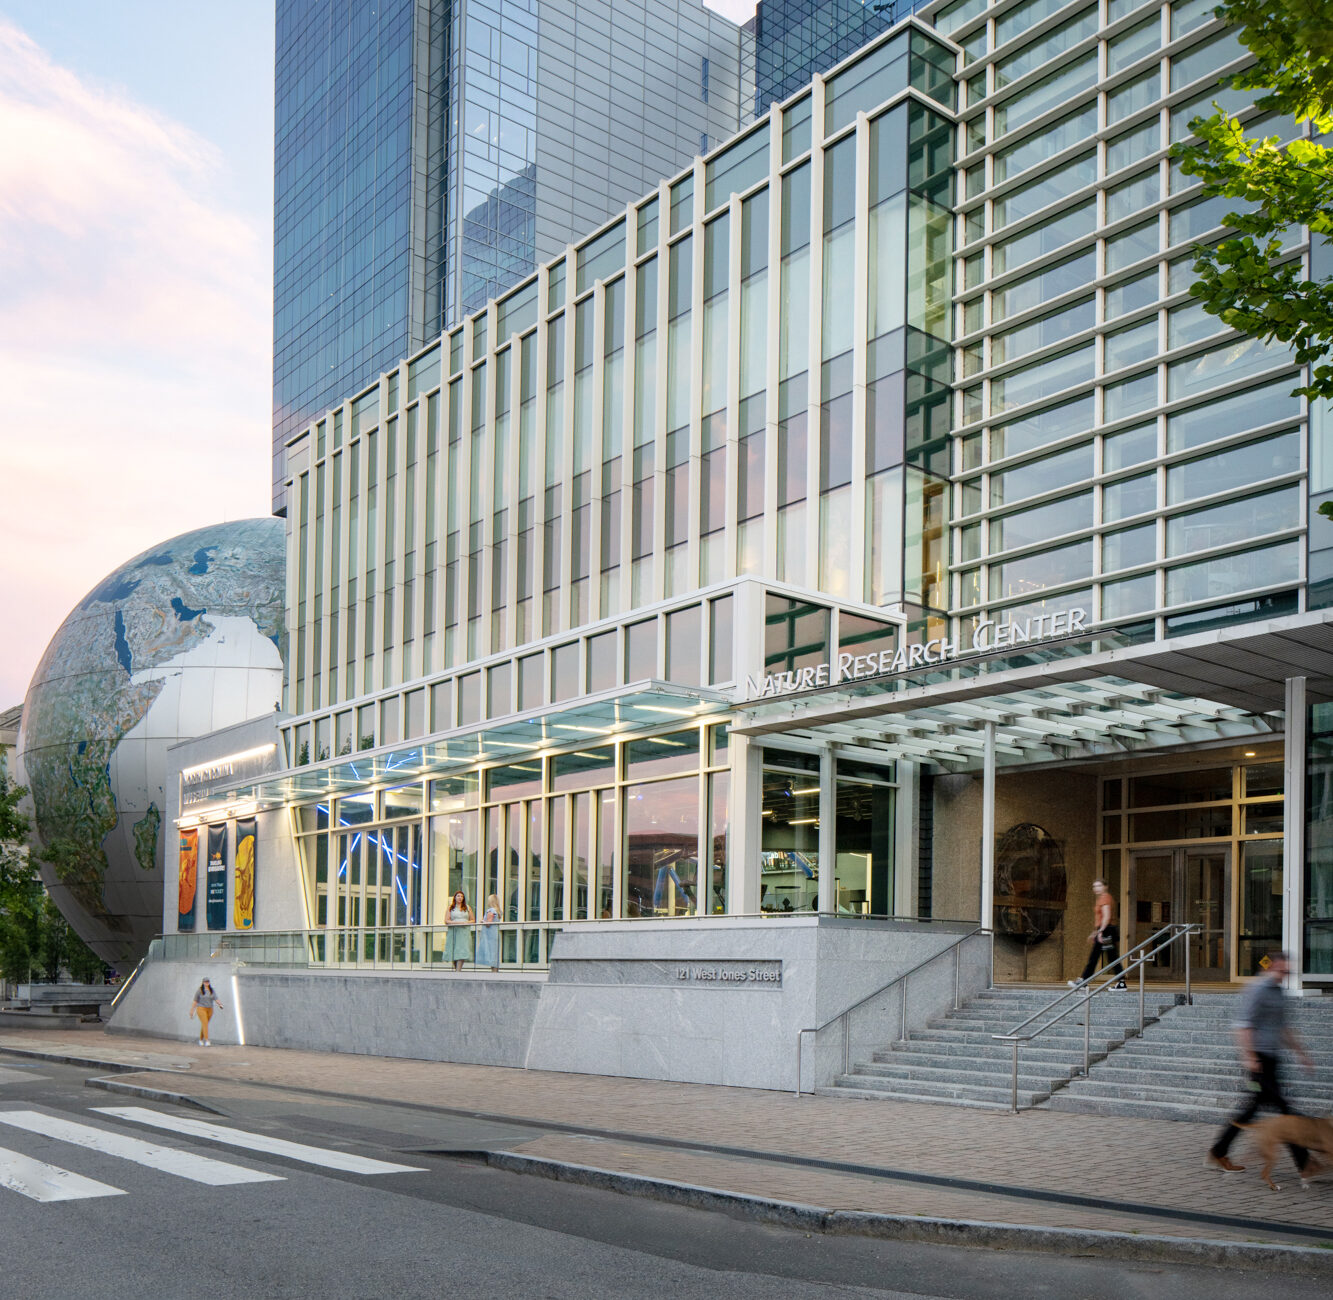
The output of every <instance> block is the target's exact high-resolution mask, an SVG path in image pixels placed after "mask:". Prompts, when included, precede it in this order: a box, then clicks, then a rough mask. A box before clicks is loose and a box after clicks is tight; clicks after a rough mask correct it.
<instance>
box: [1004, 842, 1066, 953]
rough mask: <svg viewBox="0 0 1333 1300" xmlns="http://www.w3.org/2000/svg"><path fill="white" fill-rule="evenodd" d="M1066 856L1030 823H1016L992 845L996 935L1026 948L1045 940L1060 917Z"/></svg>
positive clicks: (1064, 887)
mask: <svg viewBox="0 0 1333 1300" xmlns="http://www.w3.org/2000/svg"><path fill="white" fill-rule="evenodd" d="M1065 890H1066V878H1065V850H1064V842H1063V841H1062V840H1057V839H1056V838H1055V837H1054V836H1053V835H1051V834H1050V833H1049V832H1048V831H1047V830H1046V829H1045V828H1044V827H1041V826H1038V825H1036V823H1035V822H1020V823H1019V824H1018V825H1017V826H1011V827H1010V828H1009V829H1008V830H1007V831H1005V832H1004V834H1003V835H1001V836H1000V837H999V838H998V840H997V841H996V845H995V933H996V934H1003V935H1006V936H1008V937H1009V938H1011V939H1015V940H1017V941H1018V942H1019V943H1021V944H1024V945H1025V946H1027V947H1032V946H1033V945H1034V944H1038V943H1041V942H1042V940H1043V939H1049V938H1050V937H1051V935H1053V934H1054V933H1055V931H1056V930H1057V929H1058V928H1059V925H1060V921H1061V918H1062V917H1063V916H1064V914H1065Z"/></svg>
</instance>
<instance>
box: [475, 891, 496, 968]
mask: <svg viewBox="0 0 1333 1300" xmlns="http://www.w3.org/2000/svg"><path fill="white" fill-rule="evenodd" d="M499 919H500V900H499V899H498V898H497V897H496V896H495V895H494V894H490V895H488V896H487V899H486V910H485V911H484V912H483V913H482V914H481V929H480V930H479V931H478V932H477V965H478V966H489V967H490V968H491V969H492V970H499V969H500V936H499V933H498V931H497V929H496V922H497V921H499Z"/></svg>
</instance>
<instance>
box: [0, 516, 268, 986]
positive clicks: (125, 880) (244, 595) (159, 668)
mask: <svg viewBox="0 0 1333 1300" xmlns="http://www.w3.org/2000/svg"><path fill="white" fill-rule="evenodd" d="M285 568H286V558H285V531H284V526H283V523H282V521H281V520H280V519H245V520H241V521H239V522H237V523H229V524H218V525H216V526H214V527H211V528H200V529H198V530H196V531H195V532H190V533H183V534H182V535H181V536H179V537H175V538H172V539H171V541H168V542H163V543H162V545H160V546H155V547H153V548H152V549H151V550H149V551H145V552H144V553H143V554H142V555H137V556H135V558H134V559H132V560H130V561H129V563H127V564H123V565H121V566H120V568H118V569H117V570H116V571H115V572H114V573H112V574H110V575H109V576H108V577H106V578H105V579H104V580H103V581H102V582H100V583H98V585H97V586H96V587H94V588H93V590H92V591H90V592H89V593H88V594H87V595H86V596H85V597H84V598H83V600H81V601H80V602H79V605H78V607H77V608H76V609H75V610H74V611H73V612H72V613H71V614H70V616H69V617H68V618H67V619H66V620H65V621H64V623H62V624H61V626H60V630H59V631H58V632H57V633H56V634H55V636H54V637H53V638H52V639H51V644H50V645H49V646H47V648H46V653H45V654H44V655H43V656H42V660H41V663H40V664H38V666H37V672H36V674H35V675H34V676H33V679H32V684H31V686H29V688H28V695H27V699H26V700H25V701H24V705H23V722H22V726H21V729H20V734H19V763H20V768H21V772H22V777H23V780H24V781H25V782H26V783H27V785H28V786H29V788H30V789H31V792H32V805H33V808H32V811H33V821H34V832H35V838H36V840H37V842H38V843H37V846H36V847H37V848H38V850H39V853H40V857H39V861H40V862H41V871H42V878H43V880H44V881H45V882H46V885H47V888H48V889H49V890H50V892H51V896H52V897H53V898H54V900H55V902H56V905H57V906H58V907H59V908H60V910H61V912H62V913H63V914H64V916H65V918H66V920H68V921H69V923H70V924H71V925H72V926H73V927H74V929H75V930H76V931H77V932H78V934H79V935H80V936H81V937H82V938H83V939H84V941H85V942H86V943H88V944H89V946H90V947H91V948H92V949H93V950H94V951H95V952H96V953H98V955H99V956H101V957H102V959H103V960H105V961H108V962H111V963H113V964H118V965H121V966H122V967H123V966H124V965H126V964H133V963H134V962H135V961H137V960H138V959H139V958H140V957H142V956H143V954H144V953H145V952H146V951H147V949H148V943H149V941H150V940H151V939H152V938H153V937H154V936H155V935H156V934H158V933H160V931H161V929H162V881H163V859H164V852H165V847H166V845H167V843H168V842H172V841H173V837H172V834H171V831H172V828H171V827H169V826H165V825H164V824H163V814H164V809H165V807H166V801H165V799H164V797H163V795H164V785H165V781H166V772H167V750H168V749H170V747H171V746H172V745H175V744H177V743H178V742H179V741H182V740H188V739H191V738H192V737H194V736H200V735H204V734H205V733H207V732H210V731H216V730H218V729H219V728H221V727H228V726H232V725H234V724H235V723H238V722H243V721H244V720H245V719H247V718H253V717H256V716H258V715H259V714H262V713H271V712H272V711H273V709H274V707H275V705H277V704H278V703H279V702H280V701H281V699H282V673H283V641H284V631H283V625H284V613H283V600H284V581H285Z"/></svg>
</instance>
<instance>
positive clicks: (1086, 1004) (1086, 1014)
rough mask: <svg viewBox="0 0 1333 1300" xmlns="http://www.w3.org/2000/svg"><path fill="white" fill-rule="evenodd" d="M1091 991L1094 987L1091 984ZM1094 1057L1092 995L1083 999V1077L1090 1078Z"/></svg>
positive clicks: (1089, 994)
mask: <svg viewBox="0 0 1333 1300" xmlns="http://www.w3.org/2000/svg"><path fill="white" fill-rule="evenodd" d="M1088 988H1089V989H1091V988H1092V985H1091V984H1089V985H1088ZM1091 1057H1092V994H1091V993H1088V995H1087V996H1086V997H1085V998H1084V999H1083V1077H1084V1078H1085V1079H1086V1078H1087V1077H1088V1069H1089V1067H1090V1065H1091Z"/></svg>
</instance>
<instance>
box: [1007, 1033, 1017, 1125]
mask: <svg viewBox="0 0 1333 1300" xmlns="http://www.w3.org/2000/svg"><path fill="white" fill-rule="evenodd" d="M1009 1101H1010V1105H1012V1106H1013V1110H1014V1114H1015V1115H1017V1114H1018V1039H1017V1038H1015V1039H1014V1070H1013V1075H1012V1077H1011V1080H1010V1090H1009Z"/></svg>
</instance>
